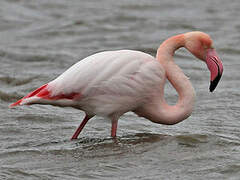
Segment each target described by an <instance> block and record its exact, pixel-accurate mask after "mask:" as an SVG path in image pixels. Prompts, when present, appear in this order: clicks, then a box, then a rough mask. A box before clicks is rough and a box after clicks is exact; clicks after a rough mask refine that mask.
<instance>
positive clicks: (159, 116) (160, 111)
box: [10, 32, 222, 139]
mask: <svg viewBox="0 0 240 180" xmlns="http://www.w3.org/2000/svg"><path fill="white" fill-rule="evenodd" d="M187 42H188V43H190V42H195V43H196V44H197V43H198V42H201V43H202V44H201V46H204V49H203V50H202V52H200V51H201V49H199V47H198V51H196V47H193V45H192V44H190V45H188V44H187ZM182 46H184V47H186V48H187V49H188V50H189V51H190V52H192V53H193V54H194V55H195V56H197V57H198V58H200V59H202V60H203V59H204V58H205V56H206V53H207V50H208V49H211V48H212V43H211V39H210V37H209V36H208V35H206V34H204V33H201V32H191V33H186V34H181V35H178V36H174V37H172V38H169V39H168V40H166V41H165V42H164V43H163V44H162V45H161V46H160V48H159V49H158V54H157V58H154V57H153V56H151V55H148V54H146V53H143V52H140V51H133V50H119V51H105V52H100V53H97V54H94V55H91V56H89V57H87V58H85V59H83V60H81V61H79V62H78V63H76V64H75V65H73V66H72V67H70V68H69V69H68V70H67V71H65V72H64V73H63V74H62V75H60V76H59V77H57V78H56V79H55V80H53V81H51V82H49V83H48V84H46V85H44V86H42V87H40V88H39V89H37V90H35V91H33V92H32V93H30V94H28V95H27V96H25V97H24V98H22V99H21V100H19V101H17V102H16V103H14V104H12V105H10V107H13V106H16V105H25V104H26V105H30V104H51V105H55V106H71V107H74V108H77V109H80V110H83V111H84V112H85V113H86V116H85V118H84V120H83V122H82V123H81V125H80V126H79V128H78V129H77V131H76V132H75V133H74V135H73V137H72V139H76V138H77V137H78V135H79V133H80V132H81V130H82V128H83V127H84V126H85V124H86V123H87V121H88V120H89V119H90V118H91V117H93V116H95V115H99V116H104V117H108V118H110V119H111V121H112V134H111V135H112V136H113V137H115V136H116V129H117V122H118V119H119V117H120V116H121V115H123V114H124V113H126V112H128V111H133V112H135V113H136V114H138V115H139V116H143V117H145V118H147V119H149V120H151V121H153V122H156V123H161V124H175V123H178V122H180V121H182V120H183V119H186V118H187V117H188V116H189V115H190V114H191V112H192V109H193V104H194V90H193V88H192V86H191V83H190V82H189V80H188V79H187V78H186V76H185V75H184V74H183V73H182V71H181V70H180V68H179V67H178V66H177V65H176V64H175V63H174V61H173V58H172V56H173V54H174V51H175V50H176V49H178V48H180V47H182ZM199 46H200V45H199ZM211 52H212V51H211ZM204 53H205V54H204ZM215 54H216V53H215ZM215 54H214V55H215ZM208 55H209V53H208ZM208 57H209V56H208ZM209 59H211V57H209V58H208V60H209ZM217 60H218V61H219V62H217V64H216V65H215V64H213V65H211V68H212V69H213V70H214V73H215V74H216V72H219V74H222V65H221V61H220V60H219V58H218V57H217ZM210 62H212V61H211V60H210ZM219 64H220V65H219ZM216 69H217V71H216ZM210 71H211V69H210ZM166 78H168V80H169V81H170V82H171V84H172V85H173V86H174V87H175V88H176V90H177V92H178V93H179V100H178V102H177V104H176V105H174V106H170V105H168V104H167V103H166V101H165V99H164V83H165V80H166ZM215 78H216V77H215ZM213 79H214V78H213ZM219 79H220V78H219ZM215 83H217V82H215ZM214 88H215V87H214Z"/></svg>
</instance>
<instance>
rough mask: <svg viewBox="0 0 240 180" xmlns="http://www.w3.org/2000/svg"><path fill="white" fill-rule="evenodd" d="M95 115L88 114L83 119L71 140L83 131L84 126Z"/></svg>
mask: <svg viewBox="0 0 240 180" xmlns="http://www.w3.org/2000/svg"><path fill="white" fill-rule="evenodd" d="M92 117H93V116H88V115H86V116H85V117H84V119H83V121H82V122H81V124H80V126H79V127H78V128H77V130H76V131H75V133H74V134H73V136H72V138H71V140H73V139H77V137H78V135H79V134H80V132H81V131H82V129H83V128H84V126H85V125H86V124H87V122H88V120H89V119H91V118H92Z"/></svg>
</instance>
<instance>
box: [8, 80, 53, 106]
mask: <svg viewBox="0 0 240 180" xmlns="http://www.w3.org/2000/svg"><path fill="white" fill-rule="evenodd" d="M47 85H48V84H44V85H43V86H41V87H40V88H38V89H36V90H34V91H32V92H31V93H29V94H28V95H26V96H24V97H23V98H22V99H20V100H18V101H17V102H15V103H12V104H10V105H9V107H10V108H12V107H14V106H21V105H27V104H34V103H37V100H39V99H41V98H43V97H46V96H49V91H48V90H47Z"/></svg>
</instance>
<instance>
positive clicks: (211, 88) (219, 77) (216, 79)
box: [209, 74, 222, 92]
mask: <svg viewBox="0 0 240 180" xmlns="http://www.w3.org/2000/svg"><path fill="white" fill-rule="evenodd" d="M221 76H222V75H221V74H218V76H217V77H216V78H215V79H214V80H213V81H211V82H210V87H209V91H210V92H213V91H214V89H215V88H216V87H217V85H218V82H219V81H220V79H221Z"/></svg>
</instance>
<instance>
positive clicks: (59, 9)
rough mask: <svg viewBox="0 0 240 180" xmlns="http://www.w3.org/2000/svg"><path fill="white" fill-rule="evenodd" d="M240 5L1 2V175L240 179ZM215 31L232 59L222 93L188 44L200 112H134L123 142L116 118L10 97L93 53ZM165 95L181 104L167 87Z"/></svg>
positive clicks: (149, 46) (145, 47)
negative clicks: (160, 116) (87, 117)
mask: <svg viewBox="0 0 240 180" xmlns="http://www.w3.org/2000/svg"><path fill="white" fill-rule="evenodd" d="M239 17H240V2H239V1H234V0H230V1H224V0H212V1H207V0H202V1H194V2H193V1H188V0H183V1H174V0H173V1H168V0H165V1H161V2H160V1H153V0H152V1H151V0H140V1H126V0H124V1H118V2H117V1H110V0H104V1H101V3H99V1H96V0H91V1H84V2H83V1H77V0H74V1H67V0H58V1H53V0H52V1H49V0H48V1H46V0H42V1H28V0H22V1H17V0H2V1H0V63H1V68H0V107H1V108H0V141H1V146H0V168H1V169H0V179H21V178H22V179H138V180H139V179H144V180H146V179H149V180H150V179H151V180H152V179H218V180H219V179H236V180H237V179H239V177H240V121H239V114H240V108H239V107H240V103H239V102H240V101H239V100H240V99H239V97H240V96H239V95H240V91H239V85H240V84H239V79H240V75H239V69H240V62H239V56H240V48H239V44H240V35H239V34H240V21H239ZM193 30H200V31H204V32H206V33H208V34H210V35H211V37H212V38H213V39H214V44H215V47H216V49H217V51H218V54H219V56H220V57H221V59H222V61H223V64H224V75H223V77H222V80H221V82H220V84H219V86H218V87H217V89H216V91H215V92H214V93H209V92H208V85H209V73H208V70H207V69H206V65H204V64H203V63H201V62H199V61H197V60H196V58H194V57H193V56H192V55H190V54H189V53H188V52H187V51H186V50H179V51H178V52H177V54H176V56H175V60H176V63H177V64H178V65H179V66H180V67H181V68H182V69H183V71H184V72H185V73H186V75H187V76H189V77H190V80H191V82H192V83H193V86H194V88H195V90H196V94H197V101H196V107H195V111H194V112H193V114H192V116H191V117H190V118H188V119H187V120H185V121H184V122H182V123H180V124H177V125H174V126H163V125H157V124H153V123H151V122H149V121H147V120H145V119H143V118H139V117H137V116H135V115H134V114H133V113H127V114H125V115H124V116H122V117H121V119H120V122H119V128H118V138H117V139H111V138H110V137H109V135H110V123H109V122H108V121H107V120H106V119H104V118H101V117H96V118H94V119H93V120H91V121H90V122H89V123H88V124H87V126H86V127H85V129H84V131H83V132H82V133H81V134H80V137H79V139H78V140H76V141H70V140H69V139H70V137H71V135H72V133H73V132H74V131H75V129H76V127H77V126H78V125H79V123H80V120H81V119H82V118H83V116H84V114H83V113H82V112H80V111H78V110H75V109H72V108H57V107H52V106H40V105H35V106H29V107H18V108H15V109H9V108H8V105H9V104H10V103H11V102H14V101H16V100H17V99H19V98H21V97H22V96H24V95H25V94H26V93H28V92H30V91H31V90H34V89H35V88H37V87H39V86H41V85H42V84H44V83H46V82H48V81H51V80H52V79H54V78H55V77H57V76H58V75H59V74H61V73H62V72H63V71H64V70H66V69H67V68H68V67H70V66H71V65H72V64H74V63H75V62H77V61H78V60H80V59H82V58H84V57H86V56H88V55H90V54H92V53H95V52H99V51H103V50H115V49H136V50H141V51H144V52H147V53H149V54H152V55H155V53H156V49H157V48H158V46H159V44H160V43H161V42H162V41H163V40H164V39H166V38H168V37H169V36H172V35H175V34H179V33H183V32H187V31H193ZM166 98H167V99H168V101H169V102H170V103H174V102H175V101H176V98H177V97H176V93H175V91H174V90H173V89H172V87H171V86H170V85H169V84H168V85H167V87H166Z"/></svg>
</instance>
